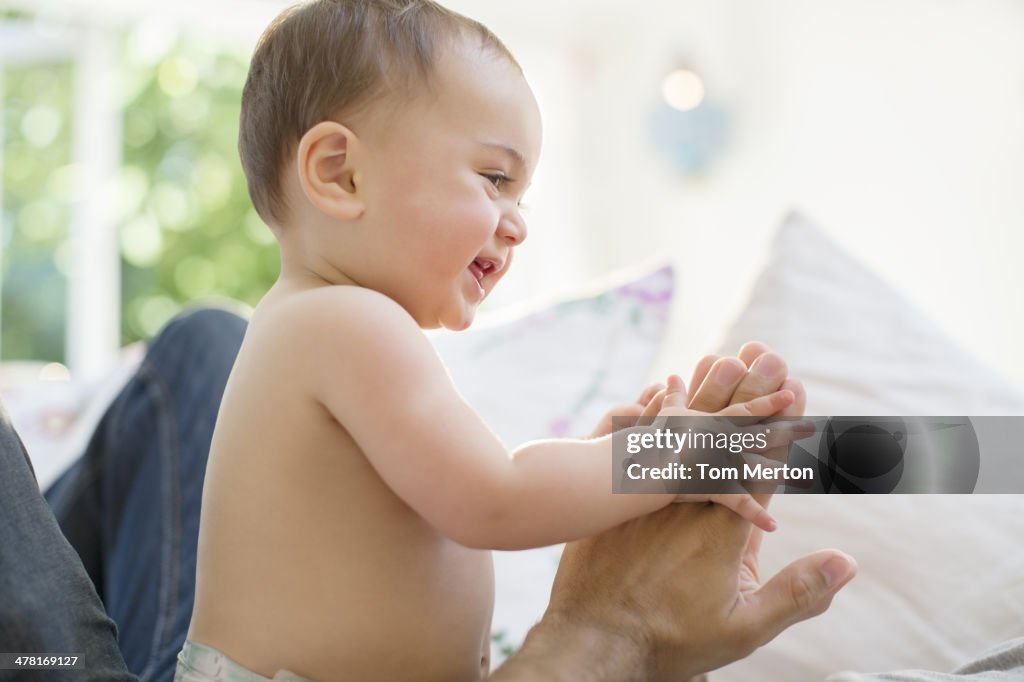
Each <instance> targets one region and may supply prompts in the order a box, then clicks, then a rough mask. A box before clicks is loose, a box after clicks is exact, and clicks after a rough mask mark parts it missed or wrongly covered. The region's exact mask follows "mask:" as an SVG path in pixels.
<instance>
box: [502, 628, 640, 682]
mask: <svg viewBox="0 0 1024 682" xmlns="http://www.w3.org/2000/svg"><path fill="white" fill-rule="evenodd" d="M650 653H651V652H650V651H649V646H648V645H647V644H646V642H645V641H644V638H643V637H638V636H636V633H630V632H625V631H620V630H614V629H610V628H606V627H602V626H600V625H597V624H594V623H589V622H586V621H585V620H581V619H578V618H573V617H572V616H570V615H568V614H564V613H560V612H549V613H546V614H544V618H543V619H542V620H541V621H540V622H539V623H538V624H537V625H535V626H534V627H533V628H532V629H531V630H530V632H529V633H528V634H527V636H526V640H525V641H524V642H523V646H522V648H521V649H520V650H519V651H518V652H517V653H516V654H515V655H514V656H513V657H512V658H511V659H509V660H508V661H507V662H506V663H505V665H503V666H502V667H501V668H500V669H499V670H498V671H496V672H495V674H494V675H493V676H492V677H491V678H490V680H491V682H520V681H525V680H544V682H563V681H565V682H569V681H572V682H647V680H648V674H647V670H648V667H649V665H650V663H651V658H650Z"/></svg>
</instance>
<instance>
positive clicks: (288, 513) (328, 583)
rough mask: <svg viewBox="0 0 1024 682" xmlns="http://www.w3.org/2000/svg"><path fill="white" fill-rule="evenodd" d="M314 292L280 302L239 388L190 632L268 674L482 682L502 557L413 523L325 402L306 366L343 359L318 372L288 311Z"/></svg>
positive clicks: (244, 354) (217, 462) (271, 305)
mask: <svg viewBox="0 0 1024 682" xmlns="http://www.w3.org/2000/svg"><path fill="white" fill-rule="evenodd" d="M276 289H277V287H276ZM302 295H303V293H301V292H298V293H296V292H289V291H281V290H277V291H273V290H272V291H271V293H270V294H268V295H267V297H266V298H265V299H264V301H263V302H261V304H260V306H259V307H258V308H257V310H256V313H255V314H254V316H253V319H252V322H251V323H250V326H249V330H248V333H247V334H246V338H245V341H244V343H243V344H242V349H241V351H240V353H239V356H238V360H237V362H236V364H235V367H234V370H233V371H232V374H231V378H230V379H229V381H228V385H227V389H226V391H225V394H224V399H223V403H222V405H221V410H220V414H219V416H218V419H217V427H216V430H215V433H214V438H213V445H212V448H211V452H210V460H209V465H208V468H207V472H206V482H205V488H204V491H203V507H202V517H201V526H200V536H199V555H198V566H197V578H196V603H195V609H194V612H193V616H192V625H191V628H190V630H189V638H190V639H191V640H193V641H196V642H200V643H202V644H206V645H208V646H211V647H214V648H216V649H219V650H220V651H222V652H223V653H225V654H226V655H227V656H229V657H230V658H233V659H234V660H236V661H237V662H238V663H240V664H242V665H243V666H245V667H247V668H249V669H251V670H253V671H255V672H258V673H260V674H263V675H265V676H267V677H272V676H273V675H274V673H275V672H276V671H277V670H279V669H288V670H291V671H293V672H295V673H298V674H300V675H303V676H305V677H308V678H311V679H313V680H318V681H326V680H333V679H338V680H342V679H344V680H394V681H397V680H445V681H449V680H476V679H479V678H480V677H481V670H482V668H483V669H484V670H485V669H486V655H487V650H488V642H489V629H490V617H491V609H492V601H493V591H494V587H493V572H492V567H491V557H490V554H489V552H484V551H480V550H472V549H467V548H465V547H462V546H461V545H458V544H456V543H454V542H452V541H451V540H449V539H448V538H446V537H444V536H442V535H441V534H439V533H438V532H437V531H435V530H434V529H433V528H432V527H431V526H430V525H429V524H427V523H426V522H425V521H424V520H423V519H422V518H420V517H419V516H418V515H417V514H415V513H414V512H413V511H412V510H411V509H410V508H409V507H408V506H407V505H406V504H405V503H404V502H402V501H401V500H400V499H399V498H398V497H397V496H396V495H395V494H394V493H393V492H392V491H391V490H390V489H389V488H388V487H387V486H386V485H385V484H384V482H383V481H382V480H381V479H380V477H379V476H378V475H377V473H376V472H375V471H374V469H373V468H372V467H371V466H370V464H369V462H368V461H367V459H366V457H365V456H364V455H363V453H362V452H361V451H360V449H359V447H358V445H357V444H356V443H355V442H354V441H353V440H352V438H351V437H350V436H349V435H348V431H347V430H346V429H345V427H344V426H343V425H341V424H339V423H338V422H337V421H336V420H335V419H334V418H333V417H332V416H331V415H330V414H329V413H328V411H327V410H326V409H325V408H324V407H323V406H322V405H321V404H320V403H319V402H318V401H317V400H316V399H314V398H313V396H312V394H311V392H310V391H309V389H308V387H309V386H311V385H312V383H313V377H311V376H307V374H308V372H309V371H310V370H309V369H308V367H310V366H313V367H315V366H316V364H317V363H325V364H326V363H331V362H332V361H337V357H334V358H332V357H323V358H313V360H314V362H312V363H311V362H309V360H310V358H309V357H308V353H307V352H308V350H309V346H308V345H307V344H304V342H303V340H304V339H305V338H306V337H305V336H304V335H303V333H302V331H303V330H302V329H301V321H299V322H298V323H296V320H295V319H294V316H291V315H287V314H282V313H284V312H286V309H287V307H288V306H289V305H290V301H291V300H292V299H293V298H294V297H297V296H302ZM338 352H339V353H341V352H344V349H339V350H338ZM304 354H305V355H304ZM300 357H301V358H302V361H301V362H299V361H297V358H300ZM351 390H352V391H356V392H358V391H360V387H359V386H352V387H351ZM380 409H381V410H385V411H386V410H387V409H389V408H388V406H387V405H381V406H380ZM424 456H429V453H425V452H410V453H409V457H424Z"/></svg>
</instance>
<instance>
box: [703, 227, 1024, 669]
mask: <svg viewBox="0 0 1024 682" xmlns="http://www.w3.org/2000/svg"><path fill="white" fill-rule="evenodd" d="M750 339H760V340H762V341H764V342H765V343H767V344H768V345H769V346H771V347H772V348H773V349H774V350H777V351H778V352H780V353H781V354H782V356H783V357H784V358H786V360H787V362H788V363H789V366H790V371H791V374H792V375H793V376H795V377H797V378H800V379H801V380H803V382H804V384H805V385H806V388H807V394H808V411H807V413H808V414H811V415H851V414H853V415H856V414H864V415H886V414H903V415H986V414H988V415H997V414H1002V415H1019V414H1024V398H1022V396H1021V395H1020V394H1019V393H1018V392H1017V391H1015V390H1014V389H1013V388H1012V387H1011V386H1010V385H1009V384H1008V383H1007V382H1006V381H1004V380H1003V379H1002V378H1001V377H999V376H998V375H996V374H995V373H994V372H993V371H991V370H990V369H988V368H986V367H984V366H983V365H982V364H981V363H979V362H978V361H976V360H975V359H974V358H972V357H971V356H970V355H969V354H967V353H966V352H964V351H963V350H962V349H960V348H959V347H958V346H957V345H956V344H955V343H953V342H952V341H951V340H950V339H949V338H948V337H946V335H945V334H943V333H942V332H941V331H939V330H938V329H937V328H936V326H935V325H933V324H932V323H930V322H929V321H928V320H926V319H925V318H924V316H923V315H921V314H920V313H919V312H918V311H917V310H915V309H914V307H913V306H912V305H911V304H910V303H908V302H907V301H906V300H905V299H904V298H903V297H902V296H900V295H899V294H898V293H897V292H895V291H893V290H892V289H891V288H890V287H889V286H888V285H887V284H886V283H885V282H883V281H882V280H880V279H879V278H878V277H876V276H875V275H873V274H871V273H870V272H868V271H867V270H866V269H865V268H864V267H863V266H861V265H860V264H859V263H857V262H856V261H855V260H853V259H852V258H851V257H849V256H848V255H847V254H846V253H844V252H843V251H842V250H841V249H840V248H839V247H837V246H836V245H835V244H834V243H832V242H831V241H830V240H829V239H828V238H827V237H826V236H825V235H824V234H823V233H822V232H821V231H820V230H818V229H817V228H816V227H815V226H814V225H813V224H812V223H811V222H810V221H809V220H808V219H806V218H804V217H803V216H801V215H799V214H792V215H790V216H789V217H787V218H786V220H785V221H784V224H783V225H782V228H781V229H780V230H779V233H778V235H777V237H776V239H775V243H774V247H773V249H772V255H771V258H770V261H769V263H768V265H767V266H766V268H765V270H764V272H763V273H762V274H761V276H760V278H759V280H758V281H757V284H756V285H755V287H754V290H753V293H752V296H751V299H750V302H749V303H748V305H747V307H746V309H745V310H744V311H743V312H742V313H741V314H740V316H739V319H738V320H737V321H736V322H735V324H734V325H733V326H732V328H730V329H729V330H728V331H727V332H726V334H725V340H724V342H723V344H722V346H721V351H720V352H722V353H723V354H724V353H733V354H734V353H735V352H736V350H737V349H738V348H739V346H740V345H741V344H742V343H743V342H745V341H747V340H750ZM772 510H773V514H775V516H776V517H777V518H778V521H779V530H778V531H776V532H775V533H774V534H771V535H770V536H768V537H767V538H766V539H765V542H764V545H763V548H762V565H763V568H764V570H763V571H762V575H763V576H766V577H767V576H771V575H773V574H774V573H775V572H776V571H777V570H778V569H779V568H781V567H782V566H783V565H784V564H786V563H788V562H789V561H792V560H793V559H795V558H796V557H798V556H801V555H803V554H806V553H809V552H811V551H814V550H816V549H820V548H822V547H829V546H834V547H838V548H839V549H842V550H844V551H846V552H848V553H850V554H851V555H853V556H854V557H855V558H856V559H857V561H858V563H859V565H860V570H859V573H858V576H857V578H855V579H854V581H853V582H852V583H851V584H850V585H848V586H847V587H846V588H845V589H844V590H843V591H842V592H841V593H840V594H839V596H838V597H837V598H836V599H835V601H834V602H833V604H832V608H831V609H830V610H829V611H828V612H826V613H825V614H824V615H822V616H820V617H818V618H815V619H812V620H811V621H808V622H805V623H801V624H798V625H796V626H794V627H793V628H791V629H790V630H788V631H786V632H785V633H783V634H782V635H780V636H779V637H778V638H777V639H776V640H775V641H774V642H772V643H771V644H769V645H767V646H766V647H764V648H762V649H760V650H759V651H757V652H755V653H754V654H753V655H751V656H750V657H749V658H747V659H746V660H744V661H740V662H738V663H735V664H733V665H731V666H727V667H726V668H724V669H722V670H720V671H716V672H715V673H713V674H712V675H711V682H733V681H736V682H739V681H741V680H760V679H768V675H769V671H770V679H773V680H774V679H778V680H794V681H799V680H816V681H818V682H820V681H821V680H823V679H824V678H825V676H826V675H827V674H829V673H832V672H836V671H838V670H842V669H853V670H868V671H879V670H891V669H901V668H926V669H933V670H940V671H948V670H951V669H953V668H954V667H956V666H957V665H959V664H960V663H963V662H964V661H966V660H968V659H970V658H972V657H973V656H974V655H976V654H978V653H980V652H981V651H983V650H985V649H987V648H989V647H990V646H992V645H995V644H996V643H998V642H999V641H1002V640H1004V639H1008V638H1010V637H1013V636H1020V634H1021V623H1024V581H1021V579H1020V577H1021V576H1022V575H1024V554H1022V553H1021V552H1020V550H1019V546H1020V538H1022V537H1024V497H1022V496H1014V495H961V496H956V495H898V496H885V495H866V496H801V495H779V496H777V497H776V498H775V499H774V500H773V502H772Z"/></svg>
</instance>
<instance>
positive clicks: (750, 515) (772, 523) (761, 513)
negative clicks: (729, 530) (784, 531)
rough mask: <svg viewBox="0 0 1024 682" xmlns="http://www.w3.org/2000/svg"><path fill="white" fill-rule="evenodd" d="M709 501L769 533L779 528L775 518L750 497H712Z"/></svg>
mask: <svg viewBox="0 0 1024 682" xmlns="http://www.w3.org/2000/svg"><path fill="white" fill-rule="evenodd" d="M711 501H712V502H716V503H718V504H720V505H722V506H723V507H728V508H729V509H732V510H733V511H734V512H736V513H737V514H739V515H740V516H741V517H743V518H744V519H746V520H747V521H750V522H751V523H752V524H754V525H755V526H757V527H758V528H760V529H762V530H765V531H768V532H769V533H770V532H772V531H773V530H775V529H776V528H778V527H779V524H778V522H777V521H776V520H775V517H773V516H772V515H771V514H769V513H768V510H767V509H765V508H764V507H763V506H761V503H759V502H758V501H757V500H755V499H754V498H753V496H751V495H744V494H740V493H730V494H722V495H712V496H711Z"/></svg>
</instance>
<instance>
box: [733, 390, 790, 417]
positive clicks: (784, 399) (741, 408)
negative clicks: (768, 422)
mask: <svg viewBox="0 0 1024 682" xmlns="http://www.w3.org/2000/svg"><path fill="white" fill-rule="evenodd" d="M794 400H796V396H794V395H793V393H792V392H791V391H775V392H774V393H769V394H768V395H762V396H761V397H759V398H754V399H752V400H747V401H745V402H742V403H733V404H732V405H730V406H729V407H727V408H725V409H723V410H721V411H720V412H719V413H718V414H720V415H721V416H723V417H770V416H772V415H773V414H776V413H778V412H781V411H782V410H784V409H786V408H787V407H789V406H790V405H792V404H793V401H794Z"/></svg>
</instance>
